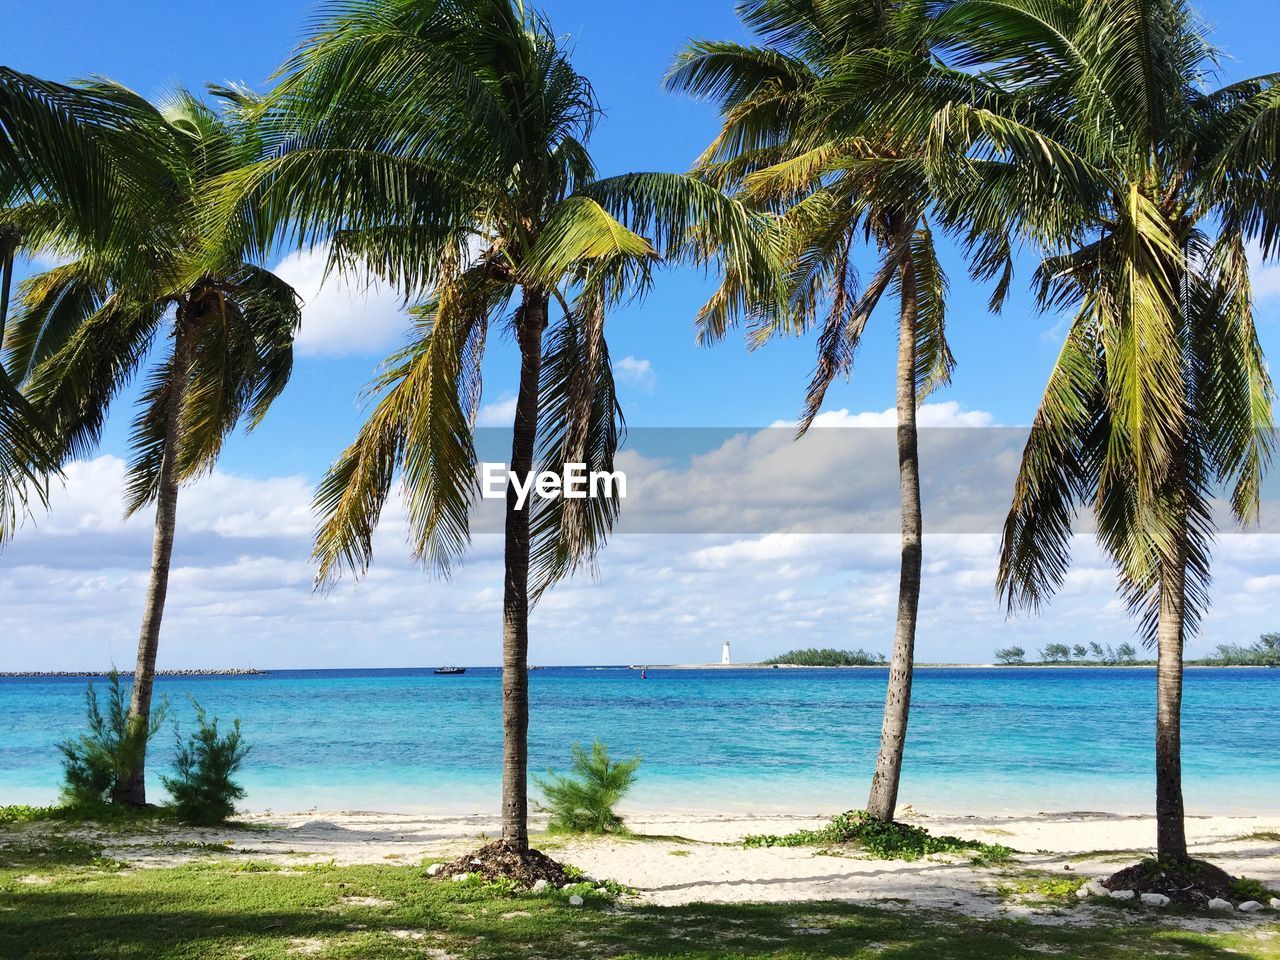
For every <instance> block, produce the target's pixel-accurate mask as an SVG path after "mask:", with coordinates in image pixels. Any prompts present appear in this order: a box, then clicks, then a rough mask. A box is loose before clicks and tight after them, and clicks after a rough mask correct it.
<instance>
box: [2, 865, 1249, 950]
mask: <svg viewBox="0 0 1280 960" xmlns="http://www.w3.org/2000/svg"><path fill="white" fill-rule="evenodd" d="M344 876H345V875H344V874H343V873H342V872H340V871H335V872H333V873H331V874H326V875H325V877H324V881H325V882H323V883H321V884H314V883H313V884H311V885H303V884H298V885H297V886H295V885H293V884H292V883H291V882H290V879H291V878H287V877H279V876H276V877H272V876H271V875H255V876H243V877H239V878H233V879H232V880H231V881H230V885H229V886H228V884H227V878H226V877H221V878H220V877H217V876H211V877H210V878H208V879H205V878H202V877H201V876H200V874H199V873H193V874H192V875H191V877H190V882H189V883H188V882H186V881H185V880H184V882H183V883H182V885H181V887H174V886H173V885H170V886H167V887H165V886H159V885H156V886H154V887H151V885H150V884H148V883H147V882H146V878H140V877H137V876H136V875H135V876H134V877H133V878H121V879H132V880H133V881H134V883H133V884H132V885H133V886H134V887H135V889H133V890H103V889H96V890H95V889H92V887H93V884H92V882H89V883H84V884H77V885H75V886H70V887H68V886H62V887H57V888H53V889H49V890H41V889H40V888H38V887H33V888H32V889H31V890H30V891H22V892H21V893H20V894H19V895H18V896H12V893H13V889H12V887H11V888H9V891H8V892H7V893H6V894H4V895H3V896H4V900H5V901H7V902H6V903H5V904H4V905H5V906H6V907H10V906H11V907H13V909H4V910H0V957H4V958H9V957H13V958H18V957H22V958H24V960H28V958H29V960H53V958H70V957H74V958H77V960H96V958H107V957H110V958H128V960H152V958H179V957H180V958H200V960H205V958H210V960H215V958H231V957H236V958H239V957H246V956H247V957H253V958H255V960H258V958H274V957H280V958H286V957H290V956H294V955H308V954H313V955H315V956H319V957H331V958H360V960H378V958H381V957H404V956H406V955H415V956H422V955H424V954H426V955H428V956H430V955H432V954H430V953H429V952H428V951H429V950H437V951H445V953H443V954H436V955H437V956H447V955H449V956H451V955H457V956H462V955H465V956H467V957H470V958H477V960H478V958H486V960H498V958H502V960H505V958H516V957H528V956H541V957H557V958H566V960H578V958H581V960H586V958H598V957H602V956H611V957H623V956H625V957H631V958H635V960H660V958H680V960H730V958H732V960H750V958H757V957H758V958H765V957H769V958H788V960H800V958H806V960H808V958H812V960H825V958H832V960H834V958H842V960H846V958H851V957H863V956H875V957H877V958H881V960H1014V958H1019V960H1021V958H1026V957H1034V956H1038V955H1050V954H1056V955H1058V956H1062V957H1068V958H1072V960H1075V958H1081V960H1147V958H1152V957H1162V956H1174V955H1176V956H1178V957H1181V958H1187V960H1228V958H1230V960H1240V958H1241V957H1242V956H1243V957H1247V956H1249V953H1248V952H1247V949H1248V948H1247V945H1244V944H1242V942H1241V941H1238V940H1237V941H1235V942H1233V943H1231V944H1230V948H1229V947H1228V945H1227V943H1226V942H1224V941H1222V940H1221V939H1218V938H1214V937H1211V936H1204V935H1197V934H1191V933H1185V932H1182V931H1177V930H1171V929H1149V928H1138V927H1132V926H1123V927H1080V926H1070V927H1068V926H1036V925H1032V924H1029V923H1025V922H1016V921H1009V920H996V921H993V920H979V919H974V918H970V917H963V916H960V915H956V914H951V913H945V912H941V911H928V912H924V911H909V910H885V909H875V908H870V907H866V906H859V905H852V904H840V903H825V902H824V903H807V904H806V903H801V904H733V905H711V904H699V905H693V906H688V907H678V908H658V907H644V908H633V909H627V910H617V909H612V908H610V907H609V906H608V905H607V904H604V903H596V902H593V903H591V904H589V905H588V906H586V907H582V908H577V909H575V908H571V907H568V906H565V905H564V904H563V902H562V901H557V900H553V899H548V898H536V897H528V896H510V897H503V896H497V895H494V894H491V893H487V892H485V891H484V890H481V889H480V888H474V887H473V888H471V889H463V886H462V885H459V887H458V889H456V890H455V889H454V888H453V887H451V886H450V885H448V884H444V883H433V882H430V881H425V880H417V879H414V878H406V877H404V875H400V876H399V877H392V875H390V874H384V875H379V874H376V873H372V872H368V873H365V874H364V875H363V882H359V881H357V882H352V883H344V884H341V885H340V881H341V880H342V878H343V877H344ZM370 878H373V879H370ZM292 879H297V880H301V879H302V878H292ZM210 881H212V882H210ZM397 881H398V882H397ZM375 884H376V886H375ZM149 887H151V889H150V890H149ZM375 892H376V893H377V894H379V896H380V897H382V898H383V899H381V900H380V901H379V903H380V904H381V905H379V906H356V907H348V906H347V905H346V900H348V899H350V898H352V897H355V896H356V895H361V894H364V895H367V894H370V893H375Z"/></svg>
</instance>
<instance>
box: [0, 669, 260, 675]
mask: <svg viewBox="0 0 1280 960" xmlns="http://www.w3.org/2000/svg"><path fill="white" fill-rule="evenodd" d="M115 672H116V673H118V674H119V675H120V676H122V677H131V676H133V671H132V670H117V671H115ZM266 672H267V671H265V670H257V669H255V668H253V667H230V668H228V669H225V670H210V669H203V668H192V669H188V670H157V671H156V676H158V677H257V676H262V675H263V674H265V673H266ZM111 673H112V671H110V670H0V677H109V676H111Z"/></svg>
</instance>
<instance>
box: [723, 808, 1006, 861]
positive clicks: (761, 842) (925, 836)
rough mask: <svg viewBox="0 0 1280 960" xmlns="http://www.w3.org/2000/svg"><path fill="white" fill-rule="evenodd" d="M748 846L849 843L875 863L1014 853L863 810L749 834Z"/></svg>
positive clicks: (988, 857)
mask: <svg viewBox="0 0 1280 960" xmlns="http://www.w3.org/2000/svg"><path fill="white" fill-rule="evenodd" d="M742 842H743V845H744V846H747V847H820V846H830V845H834V844H852V845H855V846H858V847H860V848H862V849H863V850H864V851H866V852H867V853H868V854H870V855H871V856H872V857H873V858H874V859H876V860H919V859H920V858H922V857H928V856H932V855H934V854H937V853H961V852H969V851H975V853H974V857H973V860H974V863H977V864H982V863H998V862H1001V861H1004V860H1008V859H1009V858H1010V857H1011V856H1012V855H1013V850H1011V849H1010V848H1009V847H1005V846H1001V845H999V844H988V843H980V842H979V841H977V840H961V839H960V838H959V837H945V836H944V837H935V836H933V835H932V834H931V833H929V831H928V830H926V829H924V828H923V827H917V826H914V825H912V824H909V823H899V822H898V821H896V820H894V821H892V822H889V823H886V822H884V821H883V820H880V819H878V818H877V817H873V816H871V814H869V813H867V812H866V811H865V810H850V811H848V812H847V813H842V814H840V815H839V816H836V817H833V818H832V820H831V822H830V823H828V824H827V825H826V826H825V827H823V828H822V829H820V830H799V831H797V832H795V833H789V834H786V835H785V836H781V837H779V836H774V835H769V834H766V835H752V836H748V837H744V838H743V841H742Z"/></svg>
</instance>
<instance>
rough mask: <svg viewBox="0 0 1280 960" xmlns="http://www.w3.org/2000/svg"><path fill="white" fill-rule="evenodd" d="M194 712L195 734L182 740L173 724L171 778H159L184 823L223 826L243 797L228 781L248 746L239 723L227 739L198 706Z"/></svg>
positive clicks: (196, 705) (232, 782) (195, 705)
mask: <svg viewBox="0 0 1280 960" xmlns="http://www.w3.org/2000/svg"><path fill="white" fill-rule="evenodd" d="M192 705H193V706H194V707H195V709H196V732H195V733H194V734H192V735H191V736H190V737H189V738H187V739H184V738H183V736H182V731H181V730H180V729H178V726H177V724H174V733H175V734H176V735H177V738H178V751H177V754H176V755H175V756H174V760H173V769H174V775H173V776H172V777H161V778H160V780H161V782H162V783H163V784H164V786H165V789H166V790H168V791H169V793H170V794H172V796H173V803H174V809H175V811H176V813H177V816H178V819H179V820H181V821H182V822H183V823H193V824H199V825H205V826H211V825H213V824H217V823H222V822H224V821H225V820H228V819H230V818H231V816H232V815H233V814H234V813H235V812H236V805H235V802H236V801H237V800H241V799H243V798H244V796H245V792H244V788H243V787H241V786H240V784H238V783H236V782H235V781H234V780H233V779H231V778H232V777H233V776H234V775H235V773H236V771H237V770H239V769H240V765H241V764H242V763H243V762H244V758H245V755H246V754H248V752H249V745H248V744H247V743H245V742H244V739H243V738H242V737H241V736H240V721H239V720H235V721H233V722H232V725H231V732H230V733H228V734H227V735H226V736H222V735H221V734H219V733H218V718H217V717H214V718H212V719H210V718H209V716H208V714H206V713H205V711H204V708H203V707H201V706H200V704H198V703H196V702H195V701H194V700H193V701H192Z"/></svg>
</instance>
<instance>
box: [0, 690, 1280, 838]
mask: <svg viewBox="0 0 1280 960" xmlns="http://www.w3.org/2000/svg"><path fill="white" fill-rule="evenodd" d="M886 676H887V673H886V671H884V670H879V669H864V670H714V671H711V670H706V671H695V670H685V671H679V670H673V671H665V670H664V671H654V670H651V671H650V672H649V677H648V679H647V680H642V679H641V678H640V673H639V671H633V670H628V669H626V668H600V667H549V668H546V669H543V670H537V671H534V672H532V673H531V674H530V687H531V692H530V697H531V709H532V721H531V725H530V734H529V736H530V755H531V761H530V766H531V768H532V769H533V770H534V771H535V772H536V771H540V770H543V769H545V768H546V767H547V766H549V765H558V766H564V764H565V762H566V760H567V757H568V753H569V747H570V744H571V743H573V742H574V741H575V740H577V741H583V742H589V741H590V740H591V739H592V738H593V737H600V738H602V739H604V740H605V741H607V742H608V744H609V747H610V750H611V751H612V752H613V753H614V754H615V755H616V756H630V755H634V754H637V753H638V754H640V755H642V756H643V758H644V763H643V766H642V767H641V771H640V779H639V782H638V784H637V786H636V788H635V791H634V793H633V795H632V797H631V798H630V800H629V805H631V806H634V807H655V808H656V807H675V808H705V809H717V810H724V811H742V812H745V811H754V812H770V811H782V810H804V811H812V812H827V811H835V810H839V809H843V808H847V807H853V806H862V804H863V803H864V802H865V799H866V790H867V786H868V784H869V782H870V775H871V770H872V767H873V765H874V760H875V750H876V744H877V740H878V737H879V729H880V711H881V707H882V702H883V697H884V687H885V681H886ZM84 687H85V681H84V680H77V679H61V678H47V679H19V678H0V803H46V802H51V801H52V800H54V799H55V797H56V794H57V785H58V781H59V766H58V756H57V751H56V746H55V745H56V744H57V742H58V741H59V740H61V739H63V738H65V737H67V736H69V735H72V734H74V733H76V732H77V731H78V730H79V729H80V727H81V725H82V716H83V713H82V711H83V695H84ZM157 689H158V692H159V693H160V694H161V695H167V697H168V698H169V700H170V702H171V703H172V706H173V715H174V716H175V717H176V718H177V719H179V720H180V721H184V722H187V723H188V724H189V721H190V717H191V713H192V711H191V707H190V704H189V698H190V697H191V696H194V697H196V698H198V699H199V700H200V702H201V703H202V704H203V705H204V706H205V707H206V708H207V709H208V710H209V711H210V712H211V713H214V714H216V715H218V716H219V717H221V718H223V719H230V718H233V717H239V718H240V719H241V721H242V723H243V726H244V731H245V734H246V736H247V738H248V739H249V740H250V741H252V743H253V751H252V753H251V755H250V757H249V760H248V762H247V765H246V768H245V771H244V774H243V777H242V779H243V782H244V784H245V786H246V787H247V788H248V790H249V797H248V800H247V801H246V803H245V806H246V807H248V808H250V809H263V808H274V809H277V810H298V809H306V808H309V807H312V806H316V807H321V808H326V807H327V808H335V807H342V808H362V809H383V810H397V809H422V810H430V811H438V812H442V813H444V812H450V813H453V812H468V813H470V812H482V811H492V810H496V808H497V804H498V793H499V782H500V781H499V765H500V763H501V738H500V723H499V711H500V688H499V671H498V670H496V669H492V668H478V669H477V668H472V669H469V670H468V671H467V673H466V675H465V676H460V677H437V676H433V675H432V674H431V671H430V670H429V669H428V670H286V671H275V672H272V673H270V674H268V675H266V676H254V677H216V678H214V677H196V678H171V677H163V678H161V679H160V681H159V682H158V684H157ZM1154 695H1155V677H1154V671H1153V670H1151V669H1146V668H1121V669H1071V668H1064V669H984V668H972V669H959V668H921V669H919V670H918V671H917V674H916V683H915V693H914V700H913V707H912V719H911V729H910V735H909V738H908V743H907V762H906V771H905V774H904V778H903V787H902V795H901V796H902V801H903V802H906V803H912V804H914V805H915V806H917V807H920V808H924V809H929V808H932V809H934V810H946V811H972V812H988V811H999V810H1007V811H1014V812H1028V811H1038V810H1046V811H1062V810H1107V811H1121V812H1123V811H1142V810H1148V809H1150V807H1151V799H1150V798H1151V791H1152V759H1151V755H1152V737H1153V729H1154V722H1153V716H1154ZM172 749H173V734H172V730H171V729H169V728H166V729H165V730H164V731H163V732H162V733H161V734H160V735H159V736H158V738H157V740H156V741H155V745H154V747H153V755H154V757H155V758H156V759H157V760H158V761H160V762H161V764H163V765H167V763H168V760H169V757H170V755H171V753H172ZM1183 751H1184V752H1183V756H1184V778H1185V787H1186V796H1187V805H1188V809H1189V811H1190V812H1197V813H1257V814H1263V813H1267V814H1276V813H1280V670H1274V669H1272V670H1267V669H1226V670H1223V669H1212V668H1189V669H1188V670H1187V681H1186V693H1185V704H1184V723H1183ZM153 789H155V788H153ZM157 792H158V791H157Z"/></svg>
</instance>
